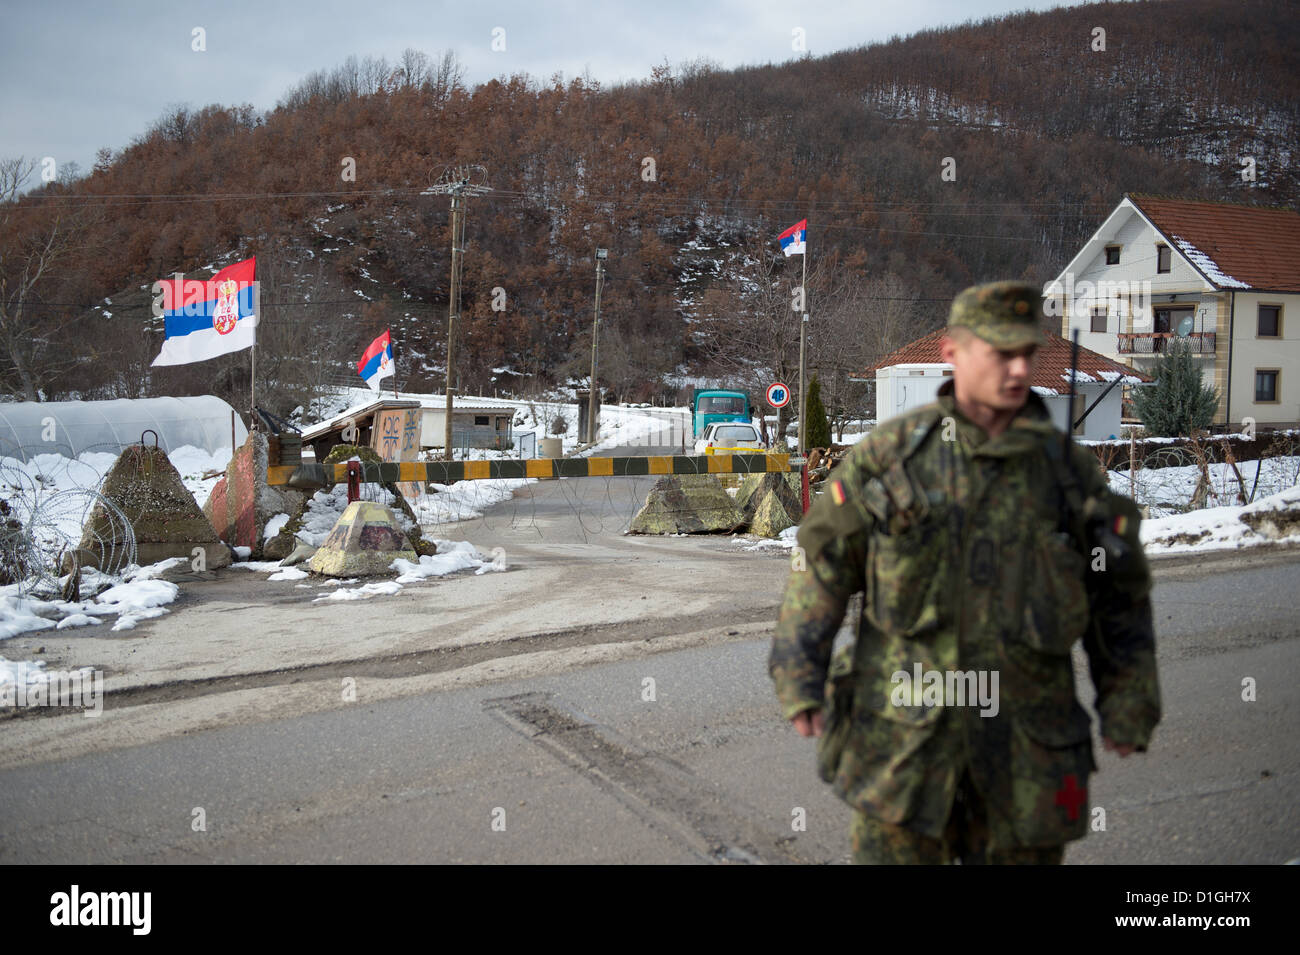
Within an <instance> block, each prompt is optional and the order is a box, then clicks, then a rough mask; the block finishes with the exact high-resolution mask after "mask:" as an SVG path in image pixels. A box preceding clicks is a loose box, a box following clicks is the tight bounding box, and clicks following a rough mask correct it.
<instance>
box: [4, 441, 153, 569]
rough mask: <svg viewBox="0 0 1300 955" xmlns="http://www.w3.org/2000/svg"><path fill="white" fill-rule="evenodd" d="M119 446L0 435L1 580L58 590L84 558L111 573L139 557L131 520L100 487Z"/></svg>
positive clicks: (124, 567)
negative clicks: (31, 441) (25, 441)
mask: <svg viewBox="0 0 1300 955" xmlns="http://www.w3.org/2000/svg"><path fill="white" fill-rule="evenodd" d="M65 451H66V452H68V453H66V454H65V453H63V452H65ZM119 451H120V447H119V446H118V445H116V444H113V445H97V446H93V447H90V448H85V449H83V450H82V451H81V453H80V454H79V455H76V456H74V455H72V453H71V448H68V447H64V446H62V445H60V444H58V443H57V442H44V441H43V442H41V443H40V444H38V445H27V446H22V445H17V444H15V443H14V442H12V441H3V440H0V583H2V584H16V585H17V587H18V592H19V593H20V594H30V593H37V594H42V595H55V594H58V593H59V591H60V589H61V587H60V578H63V577H65V576H66V575H68V574H80V570H81V566H82V565H83V564H85V563H88V562H89V563H94V564H95V565H97V566H98V568H99V570H100V572H101V573H103V574H107V575H110V576H112V575H116V574H120V573H121V572H123V571H124V570H126V568H127V567H129V566H130V565H131V564H134V563H135V562H136V541H135V529H134V527H133V526H132V525H131V521H130V520H129V519H128V518H127V516H126V514H124V513H123V512H122V509H121V508H120V507H118V506H117V505H116V504H114V503H113V502H112V501H110V500H109V499H108V498H106V497H104V495H102V494H101V493H100V492H99V490H98V488H99V486H100V484H101V482H102V480H103V477H104V475H105V474H106V473H107V471H108V469H109V468H111V467H112V465H113V462H115V461H116V460H117V454H118V452H119ZM101 454H103V455H104V457H102V458H101V457H99V455H101Z"/></svg>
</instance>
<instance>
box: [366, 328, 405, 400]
mask: <svg viewBox="0 0 1300 955" xmlns="http://www.w3.org/2000/svg"><path fill="white" fill-rule="evenodd" d="M357 374H358V375H360V376H361V377H362V378H364V379H365V380H366V384H368V385H369V386H370V387H371V388H373V389H374V390H375V391H378V390H379V380H380V379H381V378H387V377H389V376H390V375H395V374H397V369H396V368H394V367H393V338H392V336H391V335H390V334H389V333H388V329H384V334H382V335H380V336H379V337H378V338H376V339H375V340H374V341H373V342H371V343H370V347H369V348H367V349H366V350H365V351H364V352H362V353H361V360H360V361H359V362H357Z"/></svg>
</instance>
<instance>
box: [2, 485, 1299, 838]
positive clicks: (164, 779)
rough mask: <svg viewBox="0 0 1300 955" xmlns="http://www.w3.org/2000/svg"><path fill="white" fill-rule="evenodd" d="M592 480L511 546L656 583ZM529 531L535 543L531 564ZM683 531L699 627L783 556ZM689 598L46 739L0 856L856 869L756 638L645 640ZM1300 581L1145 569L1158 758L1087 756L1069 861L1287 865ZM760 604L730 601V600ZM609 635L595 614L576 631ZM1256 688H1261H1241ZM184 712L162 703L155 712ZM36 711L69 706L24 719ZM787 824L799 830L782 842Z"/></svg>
mask: <svg viewBox="0 0 1300 955" xmlns="http://www.w3.org/2000/svg"><path fill="white" fill-rule="evenodd" d="M606 483H607V482H602V481H599V480H594V481H593V480H587V481H583V482H579V481H570V482H544V484H543V485H537V486H535V487H537V488H539V490H538V491H537V492H536V494H534V495H533V496H534V498H535V500H534V502H533V506H534V508H535V511H534V513H535V514H536V515H537V516H536V517H535V519H534V520H535V521H536V522H537V523H536V524H535V525H534V526H523V525H520V526H519V528H518V530H517V533H518V534H519V535H520V542H519V543H516V544H512V545H510V546H511V547H512V548H519V551H518V552H519V553H521V554H523V556H524V562H525V564H531V565H532V566H533V567H534V568H535V569H536V570H538V571H539V572H540V570H541V569H542V568H543V567H548V566H562V567H563V569H564V573H565V574H567V575H569V577H575V576H581V575H586V576H592V575H605V576H609V577H611V579H612V578H615V577H617V571H616V570H611V566H612V565H613V564H615V563H617V561H618V560H620V559H622V558H626V557H627V556H628V553H627V552H621V549H622V548H624V547H641V546H649V547H650V550H648V551H646V550H643V551H641V554H642V556H646V555H648V554H652V555H653V557H652V558H650V560H651V562H650V563H647V564H646V565H645V567H644V568H643V573H642V576H641V577H640V578H637V580H638V581H640V582H645V581H649V580H653V579H654V578H655V575H656V571H655V569H654V568H655V565H656V564H658V562H660V561H665V563H663V564H662V565H661V566H662V567H664V568H665V570H664V572H665V573H667V572H668V568H670V567H672V566H673V564H672V562H671V558H670V553H671V550H672V547H673V545H674V544H675V543H677V540H675V539H666V540H657V541H641V542H638V541H634V540H633V539H628V538H622V537H621V535H620V534H619V532H618V530H617V529H616V527H615V524H616V522H617V520H618V519H619V518H620V515H622V516H623V518H624V519H625V518H626V516H630V515H628V514H626V513H625V509H624V507H623V505H622V504H620V503H618V502H617V501H614V502H613V503H611V504H610V505H609V509H608V519H607V520H606V518H605V517H604V516H600V515H601V514H602V512H601V511H600V510H599V509H598V508H596V505H595V502H596V501H597V500H598V499H599V498H600V497H601V495H602V494H606V495H608V494H611V493H612V492H609V491H606V490H603V489H602V488H601V485H604V484H606ZM566 484H585V485H586V486H587V487H588V488H592V489H593V490H590V491H587V490H583V491H573V493H577V494H581V495H584V497H583V498H582V500H583V502H584V503H583V504H582V506H581V507H579V508H578V510H579V511H580V512H584V513H585V514H586V515H588V516H590V517H591V522H590V523H589V524H588V525H578V526H576V527H575V526H574V524H575V517H574V515H573V514H572V513H571V511H566V508H567V507H569V504H566V503H565V502H566V501H569V502H570V503H571V502H572V500H573V498H572V497H571V496H570V492H571V490H572V489H569V488H565V487H564V486H565V485H566ZM511 506H512V505H511V504H509V503H508V504H506V505H501V506H500V507H499V508H498V509H496V511H494V512H493V513H492V514H489V515H488V518H487V519H486V520H484V521H480V522H476V523H477V528H476V527H475V526H473V524H471V525H467V529H468V530H469V531H471V532H472V534H478V533H482V534H485V535H494V536H497V537H499V536H500V535H501V534H503V533H515V532H511V531H509V527H510V522H509V521H506V520H504V519H502V514H503V512H504V511H506V509H508V508H510V507H511ZM597 518H599V520H600V521H601V522H603V523H602V524H601V526H599V527H597V525H596V523H595V521H596V519H597ZM494 519H497V521H498V522H497V523H495V524H493V520H494ZM584 519H585V518H584ZM527 535H532V537H533V538H534V539H536V540H538V541H539V543H538V544H537V545H536V550H535V552H533V553H524V551H523V538H524V537H525V536H527ZM584 535H585V537H586V538H587V541H588V542H587V543H584V541H583V538H584ZM471 539H472V537H471ZM681 543H683V544H691V545H692V547H693V550H692V551H691V554H692V557H691V559H692V560H693V561H694V562H695V564H694V566H696V568H697V569H698V568H699V567H700V566H703V567H705V568H706V569H707V568H711V569H713V570H714V571H715V572H713V573H701V574H700V575H699V580H698V587H699V588H700V591H701V592H705V593H707V592H710V591H712V592H713V593H712V595H711V596H712V600H713V602H712V603H710V604H709V605H708V606H709V607H710V608H711V609H710V610H709V613H710V614H711V615H712V618H711V619H714V618H716V617H717V615H718V614H720V613H722V612H723V611H722V609H721V608H722V607H724V606H725V604H726V591H725V590H723V591H721V592H720V593H719V591H718V588H720V587H722V588H725V587H727V586H728V582H729V581H730V580H731V579H732V578H733V570H739V569H743V568H745V567H746V566H749V567H752V568H754V570H753V571H749V572H748V573H751V574H752V573H754V572H756V571H758V570H761V569H762V567H761V566H760V565H762V564H766V563H768V562H770V563H771V571H772V572H770V573H762V574H759V577H757V578H754V579H764V580H766V579H769V578H772V579H777V578H779V576H780V574H779V566H778V565H779V564H780V558H778V557H775V556H773V557H763V556H761V555H751V554H743V553H737V552H735V549H734V548H732V549H730V550H728V548H727V547H726V546H725V545H723V544H722V543H719V544H717V545H716V546H714V545H708V546H707V548H706V549H701V547H702V546H704V545H701V544H700V543H699V542H695V541H688V540H685V539H682V540H681ZM560 579H563V578H560ZM769 589H770V588H769ZM688 590H689V588H688V587H684V586H683V584H682V581H681V578H680V577H677V578H674V579H673V582H672V585H671V586H670V587H666V588H665V590H664V592H663V593H661V594H659V595H657V600H656V601H655V602H653V603H649V604H646V605H644V606H646V607H647V611H646V613H645V614H644V618H643V619H642V620H641V621H640V622H633V623H624V624H622V625H620V628H619V632H618V634H617V639H619V640H620V641H623V642H624V643H625V644H628V645H630V646H634V649H635V651H636V652H635V653H634V654H633V655H631V656H630V657H628V658H625V659H620V660H617V661H616V662H611V663H603V664H598V665H583V664H582V662H581V661H580V660H578V661H576V662H575V661H573V660H570V661H569V662H568V663H567V664H566V665H565V667H563V668H560V669H558V670H557V669H555V668H545V667H541V668H536V669H532V670H530V669H529V668H528V667H525V666H521V667H519V668H516V669H515V670H514V671H512V672H513V673H514V675H513V676H512V677H511V678H509V679H505V680H502V679H494V678H493V677H491V676H490V675H489V676H486V677H484V678H483V679H484V680H486V681H487V682H483V681H480V685H475V686H470V687H469V688H466V689H449V688H445V687H444V688H440V689H438V690H436V691H432V692H429V691H420V692H410V693H407V694H405V695H400V694H399V695H396V696H394V695H393V693H392V692H390V691H389V690H387V689H386V688H385V687H386V677H385V675H384V674H383V673H376V674H375V675H374V676H372V677H368V678H365V679H361V680H359V681H357V683H356V692H357V698H356V702H342V701H341V700H338V701H336V702H335V703H333V704H332V705H331V706H329V707H328V708H324V709H318V710H316V711H314V712H308V713H301V714H299V715H290V716H285V715H284V708H283V707H281V708H280V709H278V710H277V709H276V708H275V706H274V705H273V703H274V699H275V697H276V696H277V695H280V696H282V697H283V696H285V695H287V694H289V693H290V691H291V690H292V689H293V687H291V686H289V685H288V684H287V683H285V684H276V683H270V684H268V685H265V686H260V687H256V688H253V689H244V690H241V692H239V693H212V694H210V699H211V700H215V701H217V702H216V703H215V704H214V705H216V706H219V707H220V708H221V709H222V710H224V712H222V713H221V714H220V715H222V716H223V717H226V718H227V724H228V725H223V726H220V727H218V728H215V729H203V730H195V731H192V732H182V733H181V735H175V734H173V735H171V736H162V735H160V736H159V737H158V738H155V739H153V740H151V741H148V742H144V743H142V744H140V745H131V746H123V747H122V748H116V749H112V750H110V751H105V752H87V753H85V754H83V755H79V756H76V757H74V758H67V759H58V760H53V761H48V762H40V761H39V759H40V756H39V754H37V753H34V754H33V757H32V760H31V761H30V762H29V763H28V764H26V765H18V766H14V767H12V768H8V769H5V770H3V771H0V861H4V862H18V863H31V862H66V863H86V862H189V861H192V862H208V861H215V862H551V863H553V862H665V863H666V862H687V863H691V862H728V861H730V862H769V863H776V862H819V863H825V862H843V861H846V860H847V846H848V839H847V826H848V812H847V810H846V808H845V807H844V806H843V805H842V804H840V803H839V802H838V801H837V800H836V799H835V798H834V797H833V796H832V795H831V793H830V792H829V790H828V789H827V788H826V787H825V786H823V785H822V784H821V783H820V782H819V781H818V780H817V779H816V777H815V774H814V771H813V764H812V747H811V744H810V743H809V742H808V741H805V740H802V739H800V738H798V737H797V736H796V735H795V734H794V733H793V731H792V730H791V729H790V728H789V727H788V726H786V725H785V724H784V723H783V722H782V721H781V720H780V719H779V715H778V713H777V712H776V707H775V702H774V698H773V696H772V693H771V688H770V683H769V682H768V679H767V676H766V672H765V659H766V654H767V642H768V630H767V628H766V627H765V626H764V625H763V624H761V623H760V624H751V625H750V626H747V627H738V628H736V629H734V630H732V631H730V632H728V631H727V630H726V629H720V630H715V631H713V632H712V636H710V637H709V638H708V639H707V640H705V641H704V642H702V643H700V642H698V641H696V645H692V646H687V647H685V648H683V649H673V650H666V651H661V652H656V651H659V650H661V648H662V647H664V646H671V645H672V644H671V643H670V642H668V641H667V640H666V639H665V638H664V637H665V634H671V633H672V632H675V631H674V628H673V627H670V626H665V624H664V623H663V621H664V620H666V619H670V618H672V617H673V609H674V608H673V604H672V601H673V599H674V594H677V595H679V596H678V597H677V599H679V600H683V601H684V600H687V599H688V596H689V594H688ZM430 592H431V593H436V592H437V591H436V590H431V591H430ZM1297 592H1300V553H1297V552H1296V551H1288V552H1274V553H1272V554H1261V555H1256V556H1254V557H1251V558H1245V559H1243V558H1240V557H1237V558H1233V559H1229V560H1213V559H1199V560H1195V561H1180V562H1178V563H1176V564H1165V563H1162V564H1159V565H1158V566H1157V588H1156V592H1155V602H1156V608H1157V626H1158V635H1159V659H1160V667H1161V680H1162V691H1163V696H1164V709H1165V717H1164V720H1163V722H1162V724H1161V726H1160V728H1159V729H1158V731H1157V735H1156V739H1155V743H1154V747H1153V749H1152V750H1151V752H1150V753H1148V754H1146V755H1142V756H1133V757H1129V758H1128V759H1126V760H1120V759H1119V758H1117V757H1115V756H1113V755H1111V754H1107V753H1103V752H1102V751H1101V749H1100V746H1099V745H1098V747H1097V758H1098V762H1099V764H1100V766H1101V772H1100V773H1099V774H1098V775H1097V776H1096V777H1094V780H1093V786H1092V793H1091V795H1092V801H1093V805H1094V806H1100V807H1102V808H1104V809H1105V810H1106V829H1105V831H1099V832H1094V833H1093V834H1092V835H1091V836H1090V837H1089V838H1088V839H1086V840H1084V841H1083V842H1081V843H1076V844H1074V845H1073V846H1072V847H1071V848H1070V849H1069V851H1068V853H1067V856H1066V861H1067V862H1068V863H1185V862H1210V863H1277V862H1283V861H1286V860H1288V859H1291V858H1294V857H1297V856H1300V798H1298V797H1300V785H1298V783H1300V741H1298V738H1297V732H1296V731H1297V729H1298V728H1300V727H1298V725H1297V717H1296V714H1297V713H1300V689H1298V688H1300V641H1298V637H1300V628H1298V627H1297V621H1296V614H1295V610H1294V605H1295V604H1294V595H1295V594H1296V593H1297ZM775 596H776V595H775V594H773V593H764V594H762V595H761V600H762V601H764V602H770V601H772V600H774V598H775ZM563 597H564V595H563V594H562V593H557V594H554V595H553V600H554V601H555V602H556V604H557V605H558V604H561V603H562V602H563ZM754 602H755V601H754V600H753V599H751V598H750V595H747V594H745V593H743V592H742V593H735V594H734V603H735V606H736V608H737V613H738V614H739V613H740V612H742V611H743V609H744V608H746V607H749V606H751V605H752V604H753V603H754ZM196 609H201V608H196ZM541 612H542V613H543V614H545V612H546V611H545V607H544V606H542V610H541ZM164 619H165V618H164ZM548 619H549V618H548ZM714 622H715V623H716V619H714ZM430 626H431V627H433V626H434V625H433V624H430ZM682 626H685V624H684V623H680V622H679V624H678V625H677V629H680V628H681V627H682ZM638 628H639V629H638ZM430 632H431V633H433V632H434V631H433V630H432V629H431V630H430ZM639 635H641V636H643V637H644V639H641V640H639V641H638V636H639ZM607 636H609V635H606V634H602V633H601V632H600V630H599V628H598V629H596V630H595V631H593V632H592V633H591V634H590V639H591V640H593V641H600V640H604V639H607ZM638 642H639V643H640V645H639V646H636V645H637V644H638ZM1079 663H1080V665H1081V664H1082V661H1081V660H1080V661H1079ZM1248 677H1249V678H1253V679H1254V681H1255V690H1256V694H1255V695H1256V699H1255V701H1254V702H1245V701H1243V699H1242V681H1243V680H1244V679H1246V678H1248ZM1081 678H1082V677H1081ZM329 679H332V680H333V685H334V687H335V688H336V689H335V690H334V692H335V693H337V686H338V680H337V675H331V676H330V677H329ZM1085 679H1086V678H1085ZM647 681H653V683H650V682H647ZM293 682H294V683H296V682H298V681H297V680H294V681H293ZM1085 685H1086V684H1085ZM651 688H652V689H653V693H651V692H650V691H651ZM1083 696H1084V698H1085V699H1087V698H1090V696H1091V692H1090V690H1087V689H1085V692H1084V694H1083ZM176 705H177V704H176V703H169V702H159V703H156V704H151V706H152V707H153V708H156V709H157V710H158V714H159V719H160V721H161V720H165V719H166V717H167V716H168V714H169V713H171V712H172V710H170V709H169V707H173V706H176ZM147 708H148V707H140V709H147ZM266 713H274V714H275V715H274V716H273V717H270V718H267V717H266V716H265V714H266ZM112 716H113V712H112V710H111V709H109V710H107V711H106V715H105V718H104V724H103V725H104V726H108V725H110V724H109V720H110V719H111V718H112ZM34 720H40V721H49V722H51V723H54V722H58V721H65V720H77V721H81V720H82V717H80V716H79V715H67V716H49V717H37V718H28V719H25V720H22V721H20V722H23V723H30V722H33V721H34ZM95 722H96V721H93V720H88V721H84V722H82V723H79V724H77V725H78V726H81V727H84V726H85V724H86V723H91V724H93V723H95ZM69 725H71V724H69ZM6 731H8V727H0V732H6ZM82 732H83V733H91V734H94V733H102V732H104V731H103V730H102V729H100V728H99V727H87V728H84V729H83V730H82ZM116 745H119V746H120V745H121V744H116ZM796 819H803V820H805V821H806V827H805V828H804V829H802V830H799V831H796V830H795V829H794V828H793V826H792V823H793V821H795V820H796ZM200 820H201V821H202V826H200V825H199V821H200Z"/></svg>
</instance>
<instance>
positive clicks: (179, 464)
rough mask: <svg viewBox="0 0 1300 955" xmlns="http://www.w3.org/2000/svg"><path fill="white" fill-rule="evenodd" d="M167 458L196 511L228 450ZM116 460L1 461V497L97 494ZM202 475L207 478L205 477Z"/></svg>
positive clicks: (92, 454) (99, 455) (96, 454)
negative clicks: (193, 501) (84, 492)
mask: <svg viewBox="0 0 1300 955" xmlns="http://www.w3.org/2000/svg"><path fill="white" fill-rule="evenodd" d="M167 458H168V460H170V461H171V463H172V465H173V466H174V467H175V468H176V470H177V471H178V472H180V476H181V480H182V481H183V482H184V483H185V487H186V489H187V490H189V492H190V493H191V494H193V495H194V500H195V501H196V502H197V503H198V505H199V507H202V506H203V505H204V503H205V502H206V501H207V499H208V495H209V494H210V493H212V488H213V486H214V485H215V484H216V483H217V481H218V480H220V479H221V477H222V475H224V473H225V470H226V465H227V464H229V463H230V450H229V449H228V448H222V449H221V450H219V451H217V452H216V453H215V454H209V453H208V452H207V451H204V450H203V449H202V448H196V447H193V446H192V445H188V444H187V445H184V446H182V447H179V448H177V449H176V450H175V451H172V452H171V453H170V454H168V455H167ZM117 459H118V455H117V454H113V453H109V452H104V451H86V452H83V453H82V454H80V455H78V456H77V457H76V458H66V457H64V456H63V455H61V454H37V455H33V456H32V457H31V458H29V459H28V460H27V461H25V462H24V461H19V460H18V459H17V458H6V457H0V495H4V496H7V497H11V498H12V497H15V496H16V497H18V498H19V500H24V499H30V498H31V497H32V496H33V495H34V494H35V495H36V496H37V499H38V500H42V499H45V498H47V497H48V496H49V495H52V494H54V493H56V492H59V491H85V490H90V491H94V490H98V489H99V485H100V484H101V483H102V482H103V480H104V475H105V474H107V473H108V472H109V469H110V468H112V467H113V465H114V464H115V463H116V462H117ZM205 474H208V475H210V476H208V477H204V475H205ZM6 492H9V493H8V494H6ZM11 503H12V501H11ZM60 530H63V531H70V530H74V529H72V528H60ZM71 536H73V537H74V538H80V536H81V528H80V527H77V528H75V533H73V534H72V535H71Z"/></svg>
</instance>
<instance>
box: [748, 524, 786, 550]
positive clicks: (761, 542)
mask: <svg viewBox="0 0 1300 955" xmlns="http://www.w3.org/2000/svg"><path fill="white" fill-rule="evenodd" d="M798 533H799V528H798V527H787V528H786V529H785V530H783V531H782V532H781V535H780V536H779V537H776V538H772V537H760V538H757V539H755V538H753V537H741V536H740V535H737V536H735V537H733V538H732V539H731V542H732V543H733V544H735V545H737V546H738V547H740V549H741V550H748V551H764V550H791V549H792V548H793V547H794V546H795V545H796V544H797V543H798V540H797V539H796V537H795V535H796V534H798Z"/></svg>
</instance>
